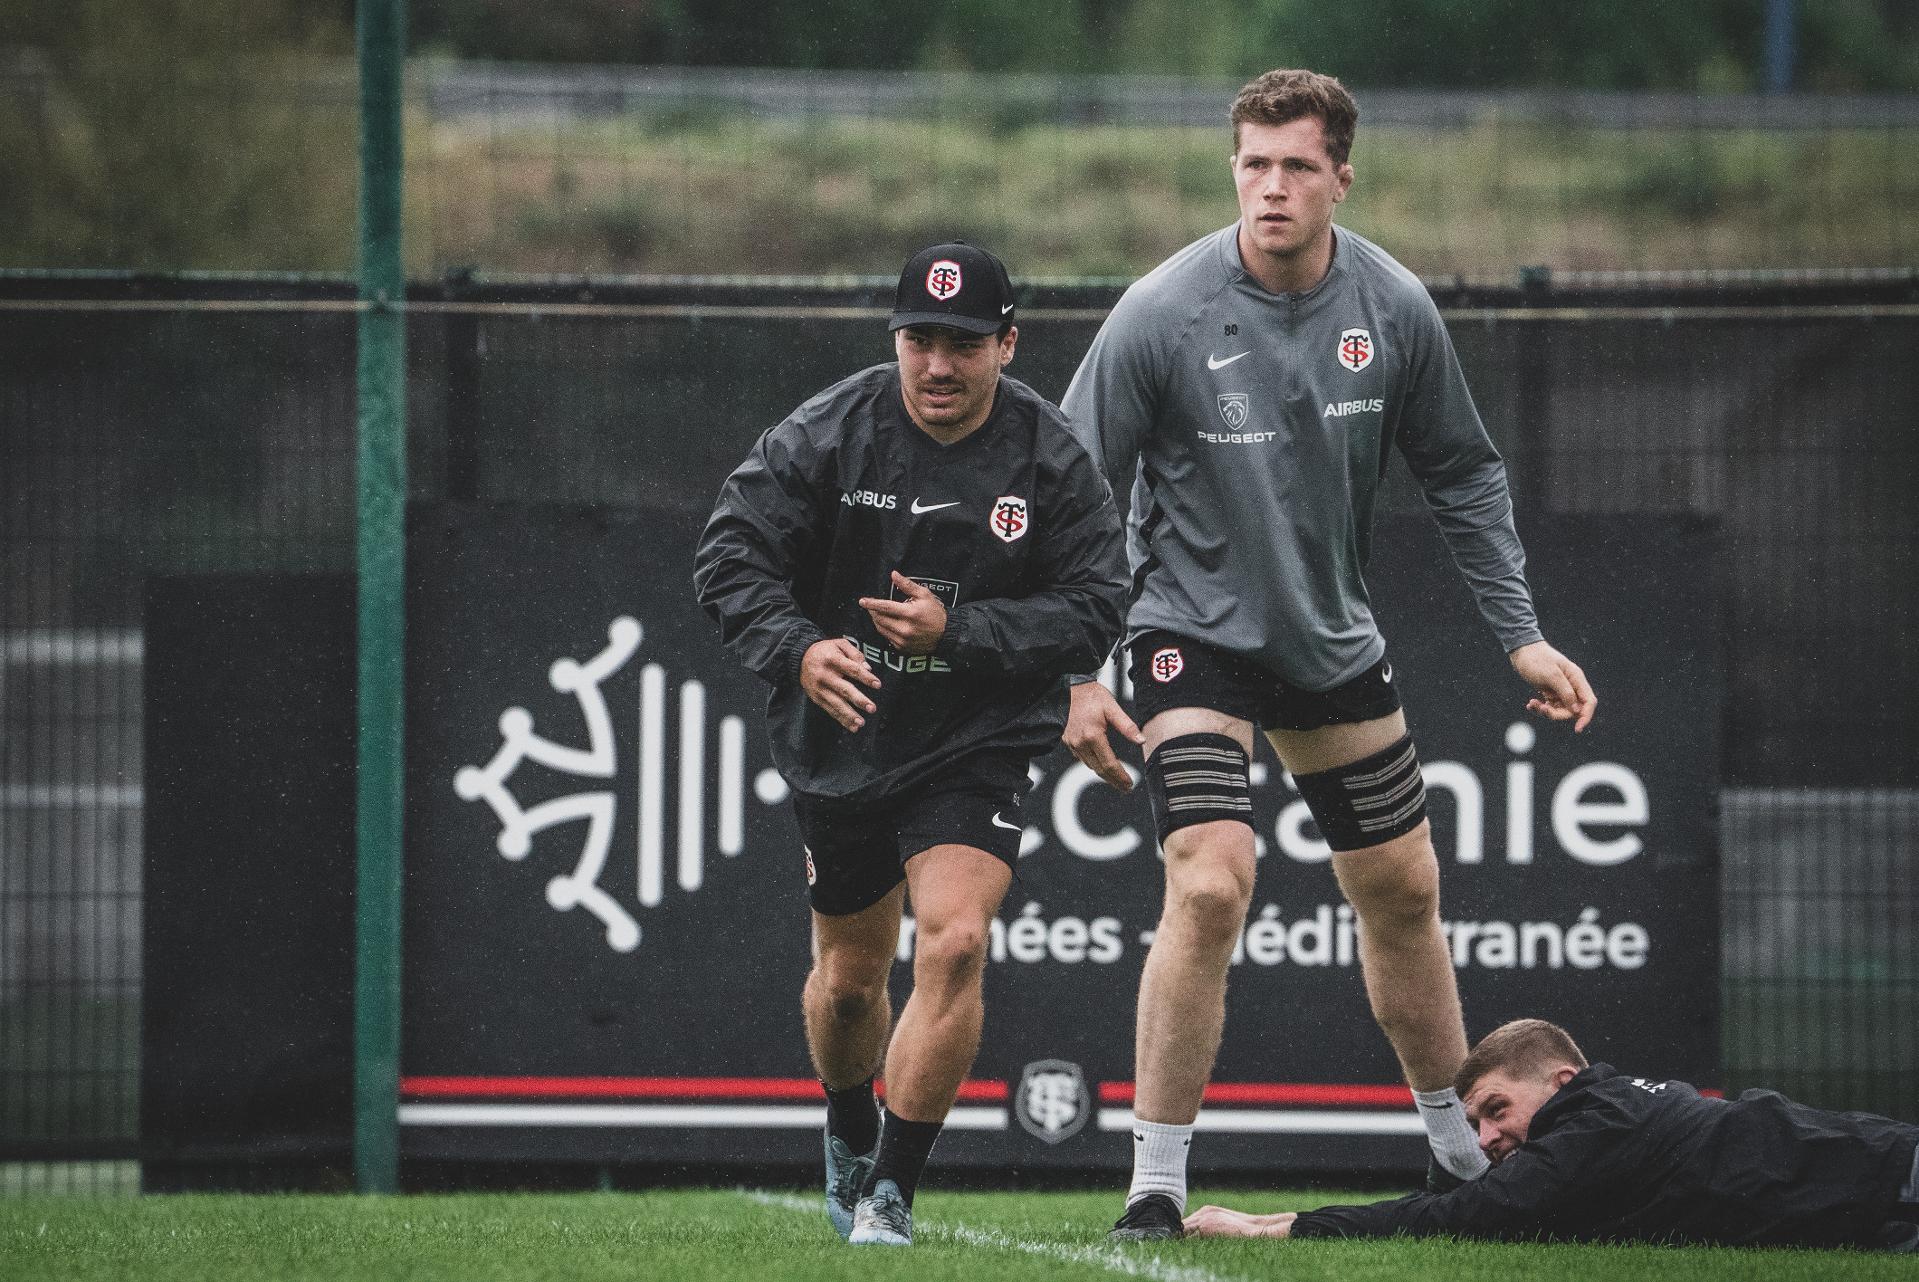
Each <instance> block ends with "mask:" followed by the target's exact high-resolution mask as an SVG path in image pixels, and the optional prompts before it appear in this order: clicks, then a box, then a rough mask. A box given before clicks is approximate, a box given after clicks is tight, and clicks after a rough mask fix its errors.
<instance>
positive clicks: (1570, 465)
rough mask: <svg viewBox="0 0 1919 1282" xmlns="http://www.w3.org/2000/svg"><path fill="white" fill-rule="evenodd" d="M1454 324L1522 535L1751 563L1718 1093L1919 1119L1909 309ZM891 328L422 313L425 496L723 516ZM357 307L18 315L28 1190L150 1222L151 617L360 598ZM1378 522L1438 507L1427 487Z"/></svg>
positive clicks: (1644, 286)
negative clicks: (1709, 527)
mask: <svg viewBox="0 0 1919 1282" xmlns="http://www.w3.org/2000/svg"><path fill="white" fill-rule="evenodd" d="M1435 292H1436V295H1437V296H1438V298H1439V300H1440V302H1441V305H1442V308H1443V310H1444V311H1445V312H1446V314H1447V316H1448V320H1449V324H1450V327H1451V330H1452V333H1453V335H1454V338H1455V341H1456V342H1457V344H1458V346H1459V348H1460V352H1461V356H1462V359H1463V361H1464V362H1465V364H1466V366H1467V372H1468V375H1469V378H1470V379H1471V380H1472V383H1473V387H1474V391H1475V394H1476V396H1477V398H1478V400H1479V402H1480V405H1481V408H1482V411H1483V412H1484V414H1485V417H1486V419H1487V421H1488V423H1489V426H1490V427H1491V428H1492V430H1493V432H1494V434H1495V438H1496V440H1497V442H1498V444H1499V445H1500V448H1501V449H1502V451H1504V452H1505V453H1506V455H1507V457H1508V459H1509V461H1510V463H1511V466H1512V469H1513V474H1514V477H1515V486H1516V491H1517V496H1518V502H1519V504H1520V507H1521V512H1520V523H1521V530H1522V533H1523V531H1524V528H1525V519H1526V514H1527V512H1528V511H1541V510H1562V511H1602V512H1611V513H1687V514H1694V515H1698V516H1701V517H1707V518H1712V519H1715V520H1717V521H1718V522H1719V523H1720V526H1721V529H1722V531H1723V532H1724V537H1725V543H1726V546H1727V549H1728V552H1727V564H1726V565H1725V566H1724V567H1723V576H1724V581H1725V584H1726V589H1725V598H1724V610H1723V617H1722V618H1721V620H1720V625H1721V627H1720V631H1721V636H1722V640H1723V645H1724V663H1725V669H1726V672H1727V674H1728V689H1729V698H1728V701H1727V705H1726V707H1725V710H1724V723H1723V729H1724V733H1723V741H1724V743H1725V759H1724V761H1723V762H1722V763H1721V771H1722V778H1723V779H1724V782H1725V787H1726V790H1725V792H1724V793H1723V794H1722V796H1721V844H1722V868H1723V875H1724V882H1723V913H1722V917H1723V933H1724V938H1723V953H1724V957H1725V967H1726V969H1725V974H1724V976H1723V983H1724V990H1723V992H1724V1001H1725V1021H1724V1022H1725V1029H1726V1040H1725V1054H1726V1059H1725V1063H1726V1072H1727V1078H1728V1084H1729V1085H1731V1086H1735V1087H1736V1086H1741V1085H1746V1084H1762V1083H1763V1084H1766V1085H1772V1086H1778V1087H1781V1088H1784V1089H1786V1090H1788V1091H1789V1092H1790V1093H1794V1094H1796V1095H1797V1096H1799V1097H1802V1098H1805V1099H1807V1100H1808V1101H1810V1102H1815V1103H1823V1104H1829V1105H1836V1106H1850V1107H1863V1108H1871V1109H1875V1110H1879V1111H1885V1112H1892V1113H1896V1114H1902V1115H1905V1116H1908V1117H1919V1035H1916V1034H1915V1029H1919V955H1916V954H1915V948H1914V944H1913V940H1914V939H1915V938H1916V937H1919V890H1915V885H1916V884H1919V883H1916V882H1915V878H1914V876H1913V872H1914V858H1915V856H1914V854H1913V852H1914V851H1915V850H1919V803H1916V802H1915V797H1919V765H1916V764H1915V760H1916V758H1915V756H1914V754H1913V753H1912V751H1911V748H1912V733H1911V726H1912V725H1913V724H1914V722H1915V719H1916V718H1919V672H1915V671H1914V669H1913V666H1912V665H1911V664H1910V663H1908V662H1906V656H1905V655H1904V650H1903V647H1904V640H1903V638H1905V637H1907V636H1910V635H1912V634H1913V632H1914V631H1915V630H1919V617H1915V615H1916V614H1919V603H1916V601H1915V593H1914V592H1913V589H1912V584H1913V582H1914V581H1915V572H1919V517H1916V516H1915V513H1914V509H1913V505H1912V504H1911V502H1910V495H1911V494H1912V493H1913V492H1914V491H1915V490H1916V489H1919V439H1915V436H1914V425H1915V423H1919V367H1915V366H1914V363H1913V362H1912V360H1911V353H1912V352H1913V351H1914V350H1916V349H1919V280H1915V278H1914V277H1913V275H1912V274H1911V273H1909V272H1908V273H1880V274H1877V275H1871V274H1851V275H1842V276H1834V277H1826V278H1820V277H1816V276H1811V275H1805V274H1797V275H1795V276H1793V277H1764V278H1758V277H1719V278H1713V277H1706V276H1701V275H1688V276H1685V277H1684V278H1679V279H1674V278H1639V279H1634V278H1623V277H1616V276H1598V277H1581V278H1573V279H1558V280H1554V279H1548V278H1534V279H1532V280H1531V281H1529V282H1528V283H1527V284H1526V285H1524V286H1519V287H1501V288H1496V289H1495V288H1474V287H1466V286H1461V285H1458V284H1456V283H1455V284H1440V285H1438V286H1437V287H1436V291H1435ZM1115 296H1116V291H1115V290H1114V289H1113V288H1112V287H1110V286H1069V285H1063V284H1062V285H1044V286H1036V287H1031V288H1030V289H1029V291H1028V295H1027V297H1026V298H1025V299H1024V300H1023V307H1022V318H1023V320H1022V326H1023V331H1024V333H1023V341H1022V343H1021V348H1020V362H1021V368H1020V370H1019V371H1018V372H1020V373H1022V375H1023V377H1025V379H1026V380H1027V381H1028V382H1030V383H1032V384H1033V385H1034V386H1036V387H1037V388H1039V389H1040V390H1041V391H1042V392H1044V393H1046V394H1048V395H1052V396H1057V395H1058V394H1059V393H1060V392H1061V391H1063V389H1064V387H1065V383H1066V380H1067V379H1068V377H1069V376H1070V374H1071V372H1072V369H1073V367H1074V365H1075V364H1076V363H1077V360H1078V358H1079V355H1080V354H1081V353H1082V352H1083V351H1084V349H1085V346H1086V343H1087V341H1088V340H1089V339H1090V337H1091V334H1092V332H1093V329H1094V327H1095V326H1096V325H1097V323H1098V320H1099V318H1100V317H1101V316H1102V315H1103V313H1104V310H1105V309H1106V308H1107V307H1109V306H1110V305H1111V302H1112V300H1113V298H1114V297H1115ZM889 297H890V282H887V281H882V280H877V279H871V280H862V281H855V282H839V283H836V284H834V285H832V286H830V287H822V286H818V285H809V284H807V283H805V282H799V281H791V280H787V281H766V280H758V281H734V282H710V281H709V282H701V281H692V280H654V281H627V282H578V281H573V282H557V283H556V282H544V283H543V282H535V281H521V282H506V283H493V284H488V283H484V282H479V283H476V282H473V281H470V280H458V281H451V282H448V283H445V284H442V285H434V286H420V287H417V288H416V289H415V290H414V293H413V298H412V302H411V318H410V320H409V325H410V327H411V332H410V344H409V347H410V351H411V353H412V358H411V369H410V381H411V394H410V404H411V416H410V421H411V434H412V435H411V455H412V458H411V466H410V469H409V474H410V476H411V478H412V479H411V493H412V496H413V497H414V498H416V499H428V498H446V497H452V498H470V499H480V500H492V501H513V500H539V499H546V498H563V499H567V500H571V501H605V502H617V503H638V504H643V505H647V506H653V507H670V508H683V509H686V510H689V511H691V510H701V511H703V510H704V508H705V507H706V505H707V504H708V503H709V502H710V499H711V495H712V494H713V493H714V491H715V489H716V488H717V485H718V483H719V480H720V478H721V477H722V476H723V475H724V474H725V472H726V471H727V470H728V469H729V468H730V467H731V466H732V464H733V463H734V462H735V461H737V458H738V457H739V456H740V455H741V454H742V453H743V452H744V450H745V448H746V445H747V443H748V442H749V441H750V440H751V439H752V437H753V436H754V435H756V434H757V433H758V432H759V431H760V430H762V429H763V428H764V427H766V426H768V425H770V424H771V423H773V422H775V421H777V420H778V419H779V418H780V417H781V416H782V415H784V413H785V412H786V411H787V410H788V409H790V408H791V406H792V405H793V404H796V403H797V402H798V401H799V400H801V399H802V398H803V397H805V396H806V395H808V394H810V393H811V392H812V391H813V390H815V389H816V388H817V387H819V386H822V385H824V384H825V383H826V382H827V381H829V380H831V379H832V378H834V377H837V376H838V375H841V374H844V373H845V372H847V371H849V370H852V369H854V368H858V367H859V366H860V365H862V364H866V363H870V362H872V361H875V360H879V359H883V358H884V354H885V348H884V343H883V338H882V331H881V329H880V326H879V325H878V318H879V317H880V316H881V315H882V314H883V311H884V307H885V305H886V301H887V299H888V298H889ZM355 308H356V304H355V303H354V301H353V297H352V290H351V287H350V286H349V285H348V284H346V283H345V282H340V281H332V282H324V281H317V282H316V281H295V280H268V279H260V278H255V279H247V280H243V279H217V278H211V279H197V280H185V279H167V280H157V279H134V278H113V277H93V278H77V277H76V278H61V277H57V276H46V275H38V276H15V277H11V278H0V514H3V517H0V1191H4V1190H6V1189H15V1190H17V1189H20V1188H24V1187H44V1186H46V1185H47V1184H48V1183H49V1182H53V1183H55V1184H60V1183H62V1182H64V1185H66V1186H72V1187H83V1188H85V1187H100V1188H119V1187H124V1185H125V1182H126V1180H127V1178H128V1177H127V1172H128V1170H129V1169H130V1168H128V1167H127V1166H126V1165H124V1163H126V1162H130V1161H135V1160H137V1158H138V1156H139V1152H140V1129H139V1108H138V1096H139V1069H140V1064H139V1030H140V1018H141V1008H140V999H141V993H142V991H143V982H144V979H145V977H146V976H147V975H148V974H151V973H153V971H152V968H154V967H163V966H165V965H166V958H165V957H161V956H152V955H147V956H144V957H143V945H142V932H141V925H142V913H143V911H145V910H146V909H148V908H149V907H150V905H147V904H146V903H145V902H144V897H143V889H142V887H143V882H142V871H141V864H142V858H143V850H142V835H141V819H142V777H143V770H144V761H143V753H142V739H143V721H142V687H141V676H142V654H143V643H142V632H141V602H142V588H143V584H144V582H145V581H146V579H147V578H148V577H149V576H151V575H154V574H161V573H169V572H188V571H190V572H223V571H227V572H239V571H251V572H259V571H276V570H277V571H303V570H329V571H346V570H349V569H350V568H351V561H352V555H353V521H352V515H353V513H352V496H353V483H352V482H353V450H352V441H353V437H352V432H353V427H352V425H353V417H352V405H353V394H352V369H353V362H352V324H353V315H354V312H355ZM1387 500H1388V504H1389V506H1391V507H1393V508H1400V509H1411V508H1416V507H1417V506H1418V505H1419V503H1420V500H1419V498H1418V496H1417V494H1416V493H1415V492H1414V490H1413V488H1412V486H1411V484H1410V482H1408V481H1407V480H1406V478H1405V477H1404V476H1403V475H1401V474H1398V473H1397V472H1396V473H1395V479H1394V481H1393V482H1392V484H1391V486H1390V488H1389V491H1388V494H1387ZM1540 573H1541V575H1542V582H1543V583H1550V582H1551V576H1550V568H1549V567H1542V568H1541V570H1540ZM1646 644H1647V645H1649V646H1652V647H1655V648H1656V647H1657V646H1658V645H1659V639H1658V638H1656V637H1649V638H1647V641H1646ZM1589 666H1594V667H1597V666H1598V665H1589ZM1701 982H1702V983H1705V984H1709V983H1711V982H1713V981H1712V978H1711V977H1706V976H1702V977H1701ZM49 1163H59V1164H60V1165H57V1166H53V1165H49ZM8 1164H11V1165H8Z"/></svg>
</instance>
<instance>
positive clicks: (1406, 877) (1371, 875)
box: [1334, 826, 1439, 947]
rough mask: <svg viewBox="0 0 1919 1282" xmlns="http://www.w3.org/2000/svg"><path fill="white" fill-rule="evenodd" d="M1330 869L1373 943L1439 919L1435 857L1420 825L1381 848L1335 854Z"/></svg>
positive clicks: (1389, 942)
mask: <svg viewBox="0 0 1919 1282" xmlns="http://www.w3.org/2000/svg"><path fill="white" fill-rule="evenodd" d="M1334 872H1335V873H1336V874H1337V875H1338V877H1339V888H1340V890H1341V891H1343V892H1344V893H1345V895H1346V898H1347V900H1348V901H1349V902H1350V903H1351V904H1352V906H1353V911H1354V912H1356V913H1358V914H1359V920H1360V924H1361V926H1362V927H1363V928H1364V929H1365V930H1366V932H1367V933H1368V934H1369V935H1371V936H1372V937H1373V939H1374V940H1375V941H1376V942H1378V943H1381V944H1384V945H1386V946H1388V947H1390V946H1391V945H1392V942H1393V941H1394V940H1395V939H1399V938H1406V937H1410V936H1411V935H1412V934H1414V933H1415V932H1420V931H1423V930H1425V929H1427V928H1428V927H1429V926H1430V925H1431V924H1432V923H1434V922H1436V921H1438V920H1439V861H1438V859H1437V857H1436V856H1435V855H1434V853H1433V844H1432V839H1431V836H1430V830H1429V829H1427V828H1425V827H1423V826H1422V827H1421V828H1420V829H1419V830H1417V831H1416V832H1412V833H1408V834H1407V835H1406V836H1405V837H1403V838H1400V839H1399V840H1398V841H1395V842H1391V843H1388V844H1387V845H1385V846H1381V847H1378V848H1376V849H1373V850H1360V851H1353V852H1350V853H1342V854H1340V855H1338V856H1336V858H1335V861H1334Z"/></svg>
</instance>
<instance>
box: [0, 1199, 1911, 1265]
mask: <svg viewBox="0 0 1919 1282" xmlns="http://www.w3.org/2000/svg"><path fill="white" fill-rule="evenodd" d="M1196 1196H1197V1197H1198V1198H1199V1199H1200V1200H1209V1201H1219V1202H1224V1203H1227V1204H1229V1205H1235V1206H1246V1207H1248V1208H1250V1209H1255V1210H1277V1209H1283V1208H1295V1207H1303V1206H1308V1205H1315V1204H1319V1203H1323V1202H1326V1201H1335V1200H1352V1199H1351V1197H1350V1195H1337V1194H1328V1193H1325V1192H1320V1193H1298V1194H1283V1193H1265V1194H1248V1193H1233V1194H1227V1193H1217V1192H1214V1193H1207V1192H1203V1191H1202V1192H1201V1193H1199V1194H1197V1195H1196ZM1115 1200H1116V1195H1115V1193H1114V1192H1113V1191H1111V1190H1106V1191H1100V1192H1092V1193H945V1192H941V1191H939V1190H937V1189H933V1190H929V1191H926V1192H924V1193H922V1194H921V1196H920V1198H919V1202H918V1207H917V1216H918V1225H917V1232H916V1239H917V1240H916V1244H915V1245H914V1246H913V1248H911V1251H910V1254H909V1253H907V1252H901V1251H889V1250H883V1249H879V1248H865V1249H856V1248H851V1247H847V1246H845V1245H843V1244H841V1242H840V1241H839V1239H838V1238H837V1237H835V1236H834V1235H833V1231H832V1230H831V1229H830V1228H829V1227H828V1226H827V1224H826V1219H825V1216H824V1214H823V1213H822V1212H821V1211H820V1209H819V1205H818V1202H817V1200H816V1198H815V1197H814V1196H811V1195H802V1194H799V1193H795V1192H791V1191H761V1190H702V1191H677V1190H676V1191H671V1192H650V1193H597V1194H582V1195H558V1194H520V1195H484V1196H481V1195H467V1196H435V1197H425V1196H422V1197H404V1198H387V1199H363V1198H356V1197H228V1196H220V1197H212V1196H206V1197H148V1198H79V1197H71V1198H59V1197H26V1198H17V1199H8V1200H4V1201H0V1278H4V1279H8V1280H9V1282H12V1280H14V1279H19V1280H20V1282H26V1280H27V1279H33V1280H34V1282H66V1280H74V1282H78V1280H81V1279H84V1280H86V1282H96V1280H99V1279H141V1280H142V1282H166V1280H168V1279H180V1280H181V1282H189V1280H190V1282H221V1280H223V1279H247V1280H249V1282H252V1280H255V1279H307V1278H310V1279H325V1280H326V1282H349V1280H354V1279H382V1280H386V1279H409V1280H410V1279H422V1280H428V1279H446V1280H447V1282H484V1280H486V1279H501V1280H503V1282H504V1280H506V1279H512V1280H514V1282H549V1280H550V1282H591V1280H593V1279H608V1280H613V1279H618V1280H619V1282H636V1280H640V1279H645V1280H648V1282H651V1280H654V1279H657V1280H659V1282H681V1280H686V1282H705V1280H716V1279H751V1280H752V1282H786V1280H787V1279H795V1280H797V1279H820V1280H821V1282H826V1280H829V1279H830V1280H833V1282H838V1280H840V1279H846V1280H848V1282H859V1280H860V1279H868V1278H873V1279H878V1278H894V1277H911V1278H912V1279H913V1280H914V1282H945V1280H947V1279H951V1280H952V1282H978V1280H979V1279H986V1278H991V1279H1005V1280H1007V1282H1026V1280H1027V1279H1032V1280H1034V1282H1038V1280H1039V1279H1046V1280H1047V1282H1051V1280H1052V1279H1111V1278H1143V1279H1149V1280H1151V1282H1250V1280H1251V1279H1258V1278H1281V1277H1283V1278H1287V1279H1314V1278H1326V1279H1338V1280H1339V1282H1366V1280H1367V1279H1401V1278H1406V1279H1412V1278H1422V1279H1423V1278H1447V1279H1456V1278H1457V1279H1470V1278H1501V1279H1505V1278H1550V1279H1553V1280H1554V1282H1563V1280H1565V1279H1578V1278H1593V1279H1607V1280H1608V1282H1617V1280H1621V1279H1633V1278H1678V1277H1684V1278H1686V1279H1688V1282H1714V1280H1716V1279H1721V1278H1764V1279H1766V1280H1767V1282H1794V1280H1795V1279H1801V1278H1836V1277H1843V1278H1904V1279H1919V1258H1913V1257H1890V1256H1883V1257H1882V1256H1872V1255H1861V1254H1853V1253H1848V1252H1817V1251H1730V1250H1701V1249H1675V1248H1660V1247H1567V1246H1557V1247H1555V1246H1496V1245H1490V1244H1484V1243H1464V1244H1462V1243H1452V1242H1412V1241H1397V1242H1297V1243H1295V1242H1232V1241H1194V1242H1178V1243H1166V1244H1161V1245H1157V1246H1129V1247H1116V1246H1113V1245H1111V1244H1109V1243H1108V1242H1107V1241H1106V1238H1105V1230H1106V1226H1107V1224H1108V1222H1109V1221H1110V1219H1111V1217H1112V1215H1113V1213H1114V1209H1115V1208H1114V1202H1115ZM1197 1204H1198V1202H1197V1201H1196V1202H1195V1205H1197Z"/></svg>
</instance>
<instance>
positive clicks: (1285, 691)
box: [1127, 631, 1400, 730]
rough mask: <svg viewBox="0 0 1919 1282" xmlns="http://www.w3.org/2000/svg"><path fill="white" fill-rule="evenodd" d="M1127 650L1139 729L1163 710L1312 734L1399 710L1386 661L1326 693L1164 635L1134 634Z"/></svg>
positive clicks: (1236, 657)
mask: <svg viewBox="0 0 1919 1282" xmlns="http://www.w3.org/2000/svg"><path fill="white" fill-rule="evenodd" d="M1127 651H1128V657H1129V659H1130V660H1131V664H1130V667H1129V668H1128V672H1129V675H1130V676H1131V677H1132V680H1133V709H1134V716H1135V717H1136V718H1138V720H1139V724H1140V725H1141V726H1144V725H1145V724H1146V723H1147V722H1148V721H1151V720H1152V719H1153V718H1154V717H1156V716H1158V715H1159V714H1160V713H1162V712H1165V711H1166V710H1167V709H1169V708H1210V709H1212V710H1213V711H1214V712H1223V713H1225V714H1226V715H1228V716H1232V717H1240V718H1242V719H1244V720H1247V721H1250V722H1252V723H1253V725H1254V726H1255V727H1256V728H1258V729H1261V730H1318V729H1321V728H1322V727H1325V726H1343V725H1350V724H1352V723H1353V722H1355V721H1374V720H1377V719H1378V718H1380V717H1384V716H1390V715H1391V714H1392V713H1395V712H1397V711H1399V707H1400V703H1399V689H1398V687H1396V686H1394V685H1393V665H1392V663H1391V662H1390V661H1388V660H1386V659H1381V660H1380V661H1379V662H1378V663H1375V664H1374V665H1373V666H1372V667H1370V668H1368V669H1366V670H1365V671H1364V672H1362V673H1360V674H1359V675H1358V676H1356V677H1354V678H1353V679H1352V680H1350V681H1347V682H1345V683H1344V684H1342V685H1336V686H1334V687H1333V688H1332V689H1330V690H1307V689H1304V688H1302V687H1300V686H1296V685H1294V684H1293V683H1292V682H1290V681H1287V680H1286V679H1284V678H1283V677H1279V676H1275V675H1274V674H1273V673H1271V672H1268V671H1267V670H1266V669H1265V668H1262V667H1260V666H1259V665H1258V664H1257V663H1254V662H1253V661H1252V660H1251V659H1247V658H1244V657H1242V656H1240V655H1237V654H1230V653H1228V652H1227V651H1225V650H1218V649H1215V648H1214V647H1212V646H1210V645H1207V644H1206V643H1205V642H1203V641H1192V640H1189V639H1187V638H1185V637H1181V636H1175V635H1174V634H1173V633H1171V632H1158V631H1154V632H1142V633H1140V634H1139V636H1138V638H1136V639H1135V640H1134V641H1133V643H1132V644H1131V645H1130V646H1128V647H1127Z"/></svg>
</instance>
